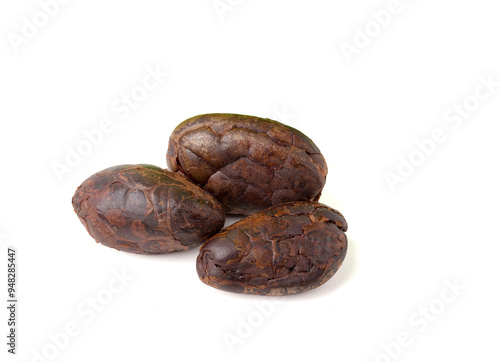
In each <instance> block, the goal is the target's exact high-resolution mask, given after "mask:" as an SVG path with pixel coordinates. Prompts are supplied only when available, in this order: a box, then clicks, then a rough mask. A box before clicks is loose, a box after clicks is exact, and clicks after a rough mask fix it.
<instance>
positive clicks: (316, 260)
mask: <svg viewBox="0 0 500 362" xmlns="http://www.w3.org/2000/svg"><path fill="white" fill-rule="evenodd" d="M346 230H347V223H346V221H345V219H344V217H343V216H342V215H341V214H340V213H339V212H338V211H336V210H334V209H332V208H330V207H328V206H326V205H323V204H319V203H310V202H292V203H287V204H283V205H278V206H273V207H271V208H269V209H267V210H264V211H261V212H259V213H257V214H254V215H252V216H248V217H246V218H245V219H243V220H240V221H238V222H236V223H235V224H233V225H231V226H229V227H227V228H225V229H223V230H222V231H220V232H219V233H217V234H216V235H214V236H213V237H212V238H211V239H210V240H208V241H207V242H206V243H205V244H203V246H202V247H201V249H200V253H199V255H198V258H197V260H196V269H197V272H198V276H199V277H200V279H201V281H203V282H204V283H205V284H208V285H210V286H212V287H214V288H218V289H221V290H225V291H230V292H236V293H245V294H259V295H287V294H296V293H300V292H304V291H307V290H310V289H313V288H316V287H318V286H320V285H322V284H323V283H325V282H326V281H327V280H328V279H330V278H331V277H332V276H333V275H334V274H335V273H336V272H337V270H338V268H339V267H340V265H341V264H342V262H343V260H344V258H345V255H346V252H347V237H346V235H345V234H344V231H346Z"/></svg>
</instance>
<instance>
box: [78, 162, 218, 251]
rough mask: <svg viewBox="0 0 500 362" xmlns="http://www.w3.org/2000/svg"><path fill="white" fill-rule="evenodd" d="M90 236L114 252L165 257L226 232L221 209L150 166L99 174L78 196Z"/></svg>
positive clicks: (173, 176) (199, 191)
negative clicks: (218, 233) (161, 255)
mask: <svg viewBox="0 0 500 362" xmlns="http://www.w3.org/2000/svg"><path fill="white" fill-rule="evenodd" d="M73 207H74V209H75V212H76V214H77V215H78V217H79V218H80V220H81V222H82V223H83V225H85V227H86V228H87V231H88V232H89V234H90V235H91V236H92V237H93V238H94V239H95V240H96V241H97V242H98V243H101V244H103V245H106V246H109V247H111V248H114V249H117V250H122V251H127V252H131V253H137V254H163V253H171V252H175V251H181V250H187V249H190V248H192V247H195V246H198V245H200V244H201V243H203V242H204V241H206V239H207V238H209V237H210V236H212V235H213V234H215V233H216V232H217V231H219V230H220V229H221V228H222V227H223V226H224V219H225V216H224V212H223V209H222V205H221V204H220V203H219V202H218V201H217V200H215V199H214V198H213V197H212V196H211V195H210V194H208V193H207V192H206V191H204V190H202V189H201V188H199V187H198V186H196V185H194V184H193V183H192V182H190V181H189V180H187V179H186V178H185V177H183V176H181V175H178V174H175V173H172V172H169V171H166V170H162V169H161V168H159V167H155V166H151V165H121V166H115V167H111V168H108V169H106V170H104V171H101V172H98V173H96V174H95V175H93V176H91V177H90V178H88V179H87V180H85V181H84V182H83V184H82V185H81V186H80V187H79V188H78V189H77V190H76V193H75V195H74V196H73Z"/></svg>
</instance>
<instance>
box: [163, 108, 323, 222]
mask: <svg viewBox="0 0 500 362" xmlns="http://www.w3.org/2000/svg"><path fill="white" fill-rule="evenodd" d="M167 164H168V166H169V168H170V170H172V171H174V172H179V173H181V174H183V175H185V176H187V177H188V178H189V179H190V180H192V181H193V182H195V183H196V184H198V185H199V186H200V187H202V188H204V189H205V190H207V191H208V192H210V193H211V194H212V195H214V196H215V198H217V199H218V200H219V201H220V202H221V203H222V204H223V205H224V207H225V211H226V212H228V213H231V214H243V215H250V214H252V213H254V212H258V211H261V210H263V209H265V208H267V207H270V206H273V205H279V204H281V203H285V202H289V201H318V199H319V197H320V195H321V191H322V189H323V186H324V185H325V182H326V175H327V166H326V162H325V160H324V158H323V156H322V155H321V152H320V150H319V149H318V147H317V146H316V145H315V144H314V143H313V141H311V139H309V138H308V137H307V136H306V135H304V134H303V133H301V132H299V131H298V130H296V129H294V128H292V127H288V126H286V125H284V124H281V123H279V122H276V121H273V120H270V119H264V118H259V117H253V116H244V115H238V114H205V115H201V116H197V117H193V118H190V119H188V120H186V121H184V122H182V123H181V124H179V125H178V126H177V128H176V129H175V130H174V131H173V133H172V135H171V136H170V141H169V147H168V152H167Z"/></svg>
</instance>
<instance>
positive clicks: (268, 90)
mask: <svg viewBox="0 0 500 362" xmlns="http://www.w3.org/2000/svg"><path fill="white" fill-rule="evenodd" d="M47 1H48V0H45V2H47ZM221 3H222V4H224V3H227V4H232V5H228V6H229V7H230V10H227V9H226V10H227V11H226V12H224V13H220V14H219V13H218V12H217V10H216V9H215V8H214V6H213V2H212V0H204V1H158V0H144V1H123V0H121V1H118V0H108V1H97V0H86V1H77V0H74V1H69V2H68V3H67V4H64V5H60V6H59V9H56V10H54V9H53V10H52V12H53V13H52V16H51V17H50V18H46V19H48V21H47V24H46V25H44V17H43V15H40V14H39V12H40V11H42V10H41V7H40V4H39V3H38V2H37V1H34V0H22V1H21V0H18V1H8V2H7V1H3V2H2V4H1V5H0V28H1V34H2V41H1V42H0V102H1V103H0V119H1V122H2V131H1V133H0V137H1V140H0V154H1V157H2V165H1V166H2V174H1V189H0V190H1V191H0V192H1V195H0V198H1V206H2V207H1V214H0V234H2V235H1V242H2V246H1V263H0V266H1V270H2V272H1V274H0V275H1V277H0V278H1V280H2V282H1V283H0V284H1V286H2V287H1V289H2V291H1V293H0V295H1V296H2V300H5V301H6V299H7V297H6V288H7V287H6V248H7V246H14V247H15V248H17V253H18V267H19V273H18V298H19V301H20V302H19V309H18V312H19V315H18V318H19V321H18V322H19V332H18V333H19V335H18V354H17V355H16V356H15V357H14V358H11V359H12V360H13V361H35V360H36V361H38V362H40V359H34V357H33V356H34V355H35V353H41V354H43V353H45V357H46V358H45V360H47V361H56V360H57V361H72V362H79V361H110V360H112V361H187V360H189V361H195V360H203V361H233V360H241V361H256V360H265V361H278V360H279V361H302V360H322V361H360V362H362V361H364V360H368V361H379V362H380V361H389V360H391V361H392V360H401V361H424V360H425V361H443V360H444V361H471V360H485V361H486V360H488V361H493V360H498V359H499V358H500V353H499V351H498V337H499V331H498V324H499V322H500V315H499V313H500V312H499V309H498V305H499V304H500V298H499V293H498V275H499V271H500V270H499V269H500V267H499V262H498V260H499V252H500V247H499V242H500V240H499V233H498V227H497V225H498V216H499V211H498V206H497V205H498V203H499V202H500V197H499V191H498V187H499V186H498V185H499V184H500V177H499V173H498V155H499V151H500V150H499V145H498V132H499V130H500V128H499V127H498V121H499V116H500V87H498V85H497V86H496V87H493V90H492V92H491V94H490V95H489V96H488V97H487V98H488V99H484V100H481V101H479V102H477V104H476V103H475V100H474V97H475V92H476V89H477V87H478V86H479V85H480V84H481V83H480V80H479V79H480V77H482V78H484V79H488V77H490V78H491V79H493V80H496V81H497V82H498V81H500V43H499V34H500V21H499V18H498V15H499V11H500V8H499V7H498V4H497V2H495V1H491V0H475V1H463V0H458V1H457V0H453V1H451V0H446V1H444V0H443V1H438V2H436V1H430V0H418V1H416V0H414V1H409V0H401V3H400V5H399V8H398V9H399V10H400V11H399V13H397V14H393V15H392V16H391V18H390V19H389V20H387V18H386V23H385V26H384V27H383V28H381V27H380V26H378V28H377V25H374V23H373V21H374V20H373V19H374V15H373V14H372V13H371V12H372V11H375V12H377V13H380V12H381V11H382V13H383V11H385V10H387V9H388V8H390V6H389V1H382V0H381V1H348V0H339V1H293V0H280V1H235V0H232V1H229V0H227V1H226V0H223V1H221ZM391 9H392V8H391ZM37 14H38V15H37ZM37 16H39V18H38V19H37V21H38V24H39V25H40V26H38V28H37V29H38V30H37V32H36V34H34V35H33V34H31V35H30V37H31V38H30V39H27V38H25V39H26V40H25V41H24V43H21V44H20V45H19V46H18V47H16V46H14V45H13V41H12V39H19V38H15V35H17V36H18V37H20V36H23V33H22V31H23V27H24V28H26V27H29V26H27V25H24V24H25V23H24V20H23V18H26V19H28V21H30V22H31V21H33V17H37ZM379 21H380V20H379ZM366 26H368V28H369V30H368V31H369V32H370V34H371V35H370V37H369V38H368V40H367V39H364V43H363V44H361V45H362V46H363V47H362V48H361V47H358V48H357V49H358V50H357V53H355V54H353V55H352V57H351V59H350V60H351V61H350V62H349V61H348V57H346V56H345V54H344V53H343V51H342V46H344V47H345V46H346V44H350V45H351V46H354V45H353V44H354V39H355V37H357V40H358V43H357V44H358V45H360V43H359V42H360V41H363V39H362V37H363V36H362V35H359V32H358V30H357V29H358V28H359V29H360V31H363V32H364V31H365V30H364V29H365V27H366ZM24 30H25V31H27V30H26V29H24ZM31 30H33V29H31ZM35 30H36V29H35ZM378 30H380V31H379V32H378ZM377 33H378V34H377ZM28 35H29V34H28ZM16 50H17V51H16ZM158 66H159V67H160V69H161V70H162V71H168V72H169V76H168V77H166V78H164V79H163V81H162V83H161V84H159V85H158V87H157V88H156V89H154V90H151V91H149V92H148V93H147V95H146V96H145V100H144V101H142V102H138V103H139V104H138V106H137V107H136V108H135V109H133V110H132V111H131V112H130V115H128V117H122V118H125V119H120V113H117V112H114V111H113V110H112V109H111V106H112V104H114V103H115V102H116V100H117V99H118V100H119V99H120V97H121V95H122V94H130V92H132V91H133V90H134V89H136V86H138V85H140V84H141V83H142V81H143V79H144V77H145V76H146V75H147V74H148V73H147V70H146V69H147V67H151V68H156V67H158ZM136 91H137V92H140V90H137V89H136ZM483 91H484V89H483ZM480 94H482V95H484V92H483V93H480ZM465 99H467V100H468V102H470V103H469V106H468V107H469V108H474V111H472V112H469V115H468V116H467V117H462V119H461V118H460V117H459V118H458V119H457V118H455V119H454V120H453V122H451V123H449V122H447V121H446V120H445V119H444V116H443V115H444V114H445V113H446V112H448V116H450V113H449V111H448V110H449V109H453V107H454V105H460V104H463V102H464V100H465ZM476 108H477V109H476ZM209 112H233V113H242V114H251V115H256V116H262V117H269V118H273V119H278V120H281V121H282V122H284V123H287V124H290V125H292V126H294V127H296V128H298V129H300V130H301V131H303V132H304V133H306V134H307V135H308V136H310V137H311V138H312V139H313V140H314V141H315V143H316V144H317V145H318V147H319V148H320V149H321V150H322V152H323V154H324V156H325V158H326V160H327V162H328V166H329V174H328V181H327V185H326V187H325V189H324V195H323V197H322V199H321V201H322V202H324V203H327V204H329V205H331V206H332V207H335V208H337V209H339V210H340V211H341V212H342V213H343V214H344V215H345V217H346V219H347V220H348V223H349V230H348V237H349V251H348V256H347V258H346V260H345V262H344V265H343V266H342V268H341V270H340V271H339V272H338V273H337V274H336V275H335V276H334V277H333V278H332V279H331V280H330V281H329V282H327V283H326V284H325V285H323V286H322V287H320V288H318V289H316V290H313V291H310V292H307V293H304V294H301V295H296V296H289V297H284V298H281V299H273V298H270V297H268V298H266V297H258V296H249V295H237V294H231V293H227V292H221V291H218V290H216V289H213V288H210V287H208V286H206V285H204V284H203V283H201V282H200V281H199V280H198V277H197V275H196V271H195V258H196V256H197V250H191V251H189V252H185V253H178V254H175V255H165V256H138V255H133V254H127V253H124V252H118V251H115V250H112V249H108V248H106V247H103V246H101V245H98V244H96V243H95V242H94V241H93V240H92V239H91V238H90V236H89V235H88V234H87V233H86V231H85V229H84V227H83V226H82V225H81V224H80V221H79V220H78V218H77V217H76V215H75V214H74V212H73V210H72V207H71V197H72V195H73V193H74V191H75V189H76V188H77V186H78V185H79V184H80V183H81V182H82V181H83V180H84V179H86V178H87V177H88V176H90V175H91V174H93V173H95V172H97V171H99V170H101V169H103V168H106V167H109V166H113V165H117V164H124V163H151V164H155V165H158V166H162V167H165V166H166V161H165V153H166V150H167V142H168V137H169V135H170V132H171V131H172V130H173V128H174V127H175V126H176V125H177V124H178V123H179V122H181V121H183V120H184V119H186V118H189V117H191V116H195V115H198V114H201V113H209ZM121 115H122V116H123V113H122V114H121ZM455 116H456V115H455ZM103 118H108V119H110V120H111V121H112V122H113V130H112V131H111V132H109V133H107V134H105V135H103V137H102V139H101V140H100V142H98V144H96V145H94V146H92V148H91V150H90V151H88V152H87V155H85V156H83V157H81V159H77V160H76V161H75V160H74V159H73V165H72V166H71V167H69V166H68V169H67V170H66V171H67V172H65V173H64V174H63V175H62V176H61V177H60V178H58V176H57V174H56V172H55V171H54V165H57V164H58V163H60V164H65V163H66V157H67V156H68V152H70V151H68V150H70V149H71V150H75V149H76V148H77V147H78V145H81V142H82V140H83V141H84V140H85V136H84V133H83V132H84V131H88V132H89V131H91V130H92V129H95V128H97V127H98V126H99V123H100V122H101V120H102V119H103ZM462 120H463V122H461V121H462ZM460 122H461V123H460ZM439 129H442V132H444V136H443V137H445V138H446V141H444V142H441V143H440V144H437V145H434V149H432V148H433V147H431V146H429V147H430V148H429V149H430V151H429V152H428V153H429V155H427V156H424V158H421V157H419V155H420V156H422V153H419V152H420V151H418V150H419V149H418V147H417V145H416V142H417V141H419V140H420V141H422V140H424V139H426V138H429V137H431V135H432V134H433V133H434V132H436V130H438V131H437V132H439ZM411 155H413V156H411ZM409 157H413V159H414V160H416V162H417V163H420V165H418V166H416V167H415V169H414V170H413V172H411V171H408V170H406V173H405V174H404V177H402V178H401V180H400V181H401V182H399V183H398V184H397V185H396V186H395V188H394V190H393V189H391V187H390V185H389V183H388V182H387V180H386V173H387V172H392V173H394V174H397V173H398V167H399V168H401V167H402V166H400V164H401V162H402V161H401V160H402V159H405V160H408V159H409ZM403 172H404V170H403ZM113 270H114V271H115V273H122V272H123V270H124V271H125V273H126V274H127V275H130V276H131V277H133V280H130V281H128V282H126V284H127V285H126V286H124V287H123V288H121V289H120V291H119V292H116V293H115V294H112V300H108V299H105V297H106V296H107V297H109V296H110V295H111V294H109V293H110V292H109V290H107V288H108V284H109V283H110V282H111V283H113V279H114V278H115V277H114V274H113ZM450 283H451V284H453V283H458V284H459V285H460V287H459V289H457V290H455V294H454V293H453V291H451V290H449V287H448V286H447V285H449V284H450ZM113 285H114V286H115V287H116V286H118V285H119V284H113ZM462 286H465V287H464V288H465V289H462ZM115 289H116V288H115ZM96 296H99V297H100V298H101V301H104V300H105V302H106V303H107V304H106V305H104V306H102V305H100V306H98V307H99V308H102V311H100V312H98V313H97V312H96V313H95V315H92V313H91V312H90V310H91V307H90V306H89V305H88V304H87V303H89V300H91V299H89V298H93V297H96ZM103 298H104V299H103ZM443 298H444V299H443ZM443 300H444V301H443ZM264 301H265V302H266V303H265V304H264V305H265V306H266V308H267V311H266V313H263V312H262V311H260V309H259V308H258V306H257V305H256V304H255V303H259V302H264ZM108 302H109V303H108ZM3 305H4V302H2V303H1V306H2V307H1V310H2V313H0V316H1V319H0V325H1V327H0V329H1V335H2V339H1V343H0V345H2V347H1V351H0V353H1V355H2V357H1V359H2V360H4V357H5V356H8V354H7V352H6V345H5V343H6V338H5V337H4V335H6V333H7V325H6V324H7V322H6V319H7V314H6V309H5V308H4V307H3ZM261 308H262V306H261ZM426 309H429V312H427V313H429V314H428V315H427V317H425V316H424V313H425V310H426ZM91 317H92V318H91ZM431 320H432V321H431ZM68 323H69V324H70V325H71V324H72V325H73V327H75V328H77V330H78V332H79V334H78V335H77V336H72V337H69V338H65V337H62V336H61V332H63V331H64V329H65V328H66V326H67V325H68ZM247 323H250V324H253V327H252V326H250V328H249V327H248V326H247V327H245V326H246V325H247ZM401 333H406V334H407V339H409V340H410V341H411V342H409V343H406V344H405V345H404V346H402V347H401V346H400V347H398V346H396V345H395V343H399V342H397V340H398V338H399V336H400V334H401ZM54 336H55V338H56V339H58V341H59V342H58V343H59V345H60V347H59V348H57V347H54V342H53V341H52V340H51V337H52V338H54ZM228 338H229V339H230V340H231V341H233V343H234V345H232V348H231V346H230V343H228V342H227V341H228ZM383 346H389V347H388V348H389V349H390V351H389V352H387V351H385V349H384V347H383Z"/></svg>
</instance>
